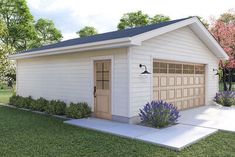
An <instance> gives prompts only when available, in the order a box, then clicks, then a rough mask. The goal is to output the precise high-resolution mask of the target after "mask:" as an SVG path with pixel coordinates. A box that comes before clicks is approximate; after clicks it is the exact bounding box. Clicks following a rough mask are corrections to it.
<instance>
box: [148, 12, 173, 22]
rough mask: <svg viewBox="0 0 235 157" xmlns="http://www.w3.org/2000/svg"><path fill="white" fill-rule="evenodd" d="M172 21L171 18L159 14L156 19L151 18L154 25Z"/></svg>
mask: <svg viewBox="0 0 235 157" xmlns="http://www.w3.org/2000/svg"><path fill="white" fill-rule="evenodd" d="M170 20H171V19H170V17H169V16H165V15H162V14H157V15H155V16H154V17H152V18H150V23H152V24H154V23H160V22H166V21H170Z"/></svg>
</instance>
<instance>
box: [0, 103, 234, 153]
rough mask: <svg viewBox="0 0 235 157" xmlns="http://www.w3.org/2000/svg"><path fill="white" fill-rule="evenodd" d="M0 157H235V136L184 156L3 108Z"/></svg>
mask: <svg viewBox="0 0 235 157" xmlns="http://www.w3.org/2000/svg"><path fill="white" fill-rule="evenodd" d="M0 156H4V157H8V156H11V157H28V156H35V157H40V156H47V157H50V156H51V157H55V156H56V157H60V156H63V157H67V156H71V157H75V156H90V157H97V156H112V157H116V156H121V157H124V156H128V157H129V156H157V157H160V156H162V157H166V156H178V157H180V156H185V157H191V156H198V157H200V156H203V157H204V156H211V157H217V156H220V157H221V156H224V157H229V156H235V134H234V133H229V132H218V133H216V134H214V135H212V136H210V137H208V138H207V139H205V140H202V141H200V142H199V143H197V144H194V145H193V146H191V147H189V148H186V149H184V150H183V151H182V152H175V151H171V150H168V149H165V148H160V147H158V146H156V145H152V144H146V143H144V142H140V141H135V140H131V139H126V138H121V137H117V136H113V135H109V134H104V133H100V132H96V131H91V130H87V129H82V128H77V127H74V126H69V125H65V124H63V121H62V120H59V119H56V118H53V117H50V116H45V115H38V114H35V113H31V112H27V111H20V110H18V109H11V108H7V107H3V106H2V107H0Z"/></svg>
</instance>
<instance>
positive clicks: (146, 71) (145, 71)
mask: <svg viewBox="0 0 235 157" xmlns="http://www.w3.org/2000/svg"><path fill="white" fill-rule="evenodd" d="M139 67H140V68H142V67H144V69H145V70H144V71H143V72H142V73H141V74H151V73H150V72H148V70H147V67H146V65H143V64H140V65H139Z"/></svg>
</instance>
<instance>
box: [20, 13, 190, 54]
mask: <svg viewBox="0 0 235 157" xmlns="http://www.w3.org/2000/svg"><path fill="white" fill-rule="evenodd" d="M189 18H190V17H189ZM189 18H183V19H177V20H172V21H168V22H161V23H158V24H151V25H147V26H141V27H135V28H129V29H125V30H118V31H113V32H107V33H102V34H97V35H93V36H89V37H82V38H75V39H70V40H65V41H61V42H58V43H55V44H50V45H45V46H42V47H39V48H34V49H31V50H26V51H22V52H19V53H29V52H34V51H39V50H47V49H53V48H62V47H67V46H74V45H80V44H85V43H92V42H98V41H105V40H111V39H118V38H125V37H133V36H136V35H138V34H142V33H145V32H148V31H151V30H154V29H158V28H161V27H164V26H168V25H171V24H174V23H177V22H180V21H183V20H186V19H189Z"/></svg>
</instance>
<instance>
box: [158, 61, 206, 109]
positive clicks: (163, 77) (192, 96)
mask: <svg viewBox="0 0 235 157" xmlns="http://www.w3.org/2000/svg"><path fill="white" fill-rule="evenodd" d="M204 73H205V66H204V65H200V64H191V63H179V62H168V61H161V60H156V61H154V63H153V97H154V100H164V101H167V102H172V103H173V104H174V105H176V106H177V107H178V109H181V110H182V109H187V108H192V107H197V106H202V105H205V104H204V103H205V101H204V100H205V81H204V77H205V74H204Z"/></svg>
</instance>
